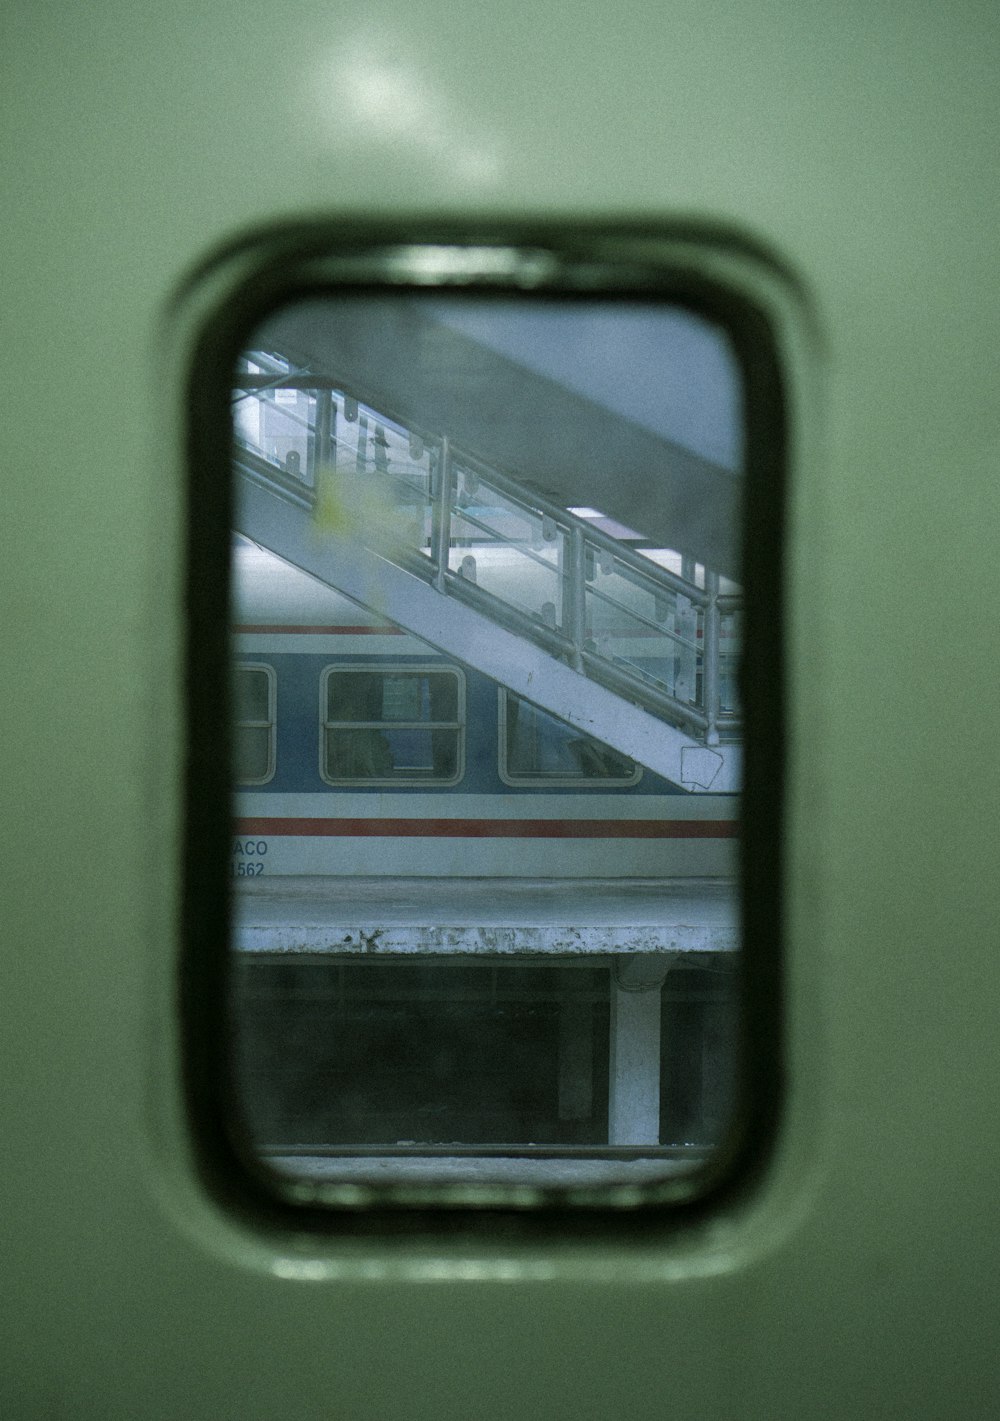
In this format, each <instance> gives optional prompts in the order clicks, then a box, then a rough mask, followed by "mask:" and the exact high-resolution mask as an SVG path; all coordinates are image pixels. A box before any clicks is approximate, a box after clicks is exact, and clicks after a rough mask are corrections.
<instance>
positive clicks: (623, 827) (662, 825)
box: [235, 819, 739, 839]
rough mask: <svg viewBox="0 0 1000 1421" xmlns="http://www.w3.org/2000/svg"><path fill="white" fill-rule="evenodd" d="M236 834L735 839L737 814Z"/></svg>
mask: <svg viewBox="0 0 1000 1421" xmlns="http://www.w3.org/2000/svg"><path fill="white" fill-rule="evenodd" d="M235 832H236V834H237V835H240V836H243V835H250V836H254V837H267V836H268V835H293V836H309V837H310V838H312V837H315V838H351V839H355V838H428V839H430V838H439V839H734V838H736V836H737V834H738V833H739V825H738V823H737V821H736V820H735V819H237V820H236V823H235Z"/></svg>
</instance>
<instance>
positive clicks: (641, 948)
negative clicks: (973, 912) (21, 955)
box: [230, 293, 742, 1202]
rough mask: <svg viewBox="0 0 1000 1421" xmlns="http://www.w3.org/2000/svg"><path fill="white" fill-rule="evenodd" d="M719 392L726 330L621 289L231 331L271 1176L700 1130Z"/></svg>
mask: <svg viewBox="0 0 1000 1421" xmlns="http://www.w3.org/2000/svg"><path fill="white" fill-rule="evenodd" d="M626 351H627V352H628V355H627V358H626V357H625V356H624V355H623V352H626ZM741 395H742V392H741V389H740V385H739V381H738V378H737V374H736V367H735V363H734V361H733V358H732V356H731V353H730V350H729V346H728V343H727V340H726V337H725V336H724V334H723V333H722V332H720V330H718V329H717V328H716V327H714V326H712V325H711V324H709V323H707V322H706V321H705V320H703V319H702V318H700V317H698V316H695V315H693V314H691V313H689V312H685V311H683V310H680V309H678V308H675V307H670V306H657V305H652V304H643V303H639V302H636V303H622V302H616V303H611V302H602V301H599V300H593V301H576V302H574V303H573V304H571V305H566V306H560V305H557V304H553V303H546V302H543V301H541V300H532V299H530V298H518V299H516V300H511V299H497V300H495V301H493V302H483V301H482V300H473V299H470V298H469V297H467V296H462V295H454V296H450V297H443V296H433V297H432V296H427V295H417V294H406V293H402V294H395V295H384V294H383V295H373V296H368V297H351V296H343V295H331V296H329V297H326V298H317V299H312V300H309V301H303V302H301V303H299V304H297V305H293V306H290V307H288V308H287V309H283V310H279V311H277V312H276V313H275V314H274V315H273V316H272V317H271V318H270V319H269V320H268V321H267V322H266V323H265V324H264V325H263V326H261V327H260V328H259V329H258V330H257V331H256V332H255V333H254V336H253V338H252V341H251V343H250V345H249V347H248V349H247V350H246V351H245V352H244V354H243V356H242V357H241V359H240V360H239V362H238V365H237V368H236V370H235V372H234V376H233V412H234V413H233V431H232V432H233V469H234V474H233V477H234V484H235V500H234V502H235V510H236V513H235V528H234V553H233V569H234V571H233V588H232V605H233V638H232V647H233V682H232V684H233V714H234V740H233V745H234V750H233V755H234V760H233V782H234V795H233V817H234V838H233V848H234V854H233V875H232V878H233V885H234V919H235V931H234V939H233V945H232V955H231V968H232V970H231V973H230V981H231V992H232V1005H233V1013H232V1019H233V1021H234V1023H235V1026H234V1039H233V1051H232V1056H233V1070H234V1085H235V1096H236V1099H237V1101H238V1103H239V1104H238V1114H239V1118H238V1120H236V1122H235V1124H234V1129H235V1131H236V1133H237V1135H238V1137H239V1138H240V1140H241V1142H242V1148H244V1149H246V1150H249V1151H250V1152H251V1153H252V1155H253V1156H254V1158H255V1159H256V1160H257V1161H258V1162H260V1163H261V1164H263V1165H264V1166H265V1167H266V1168H267V1170H268V1171H269V1172H270V1173H271V1174H272V1175H273V1177H274V1178H275V1179H276V1180H284V1181H288V1180H291V1181H294V1182H296V1183H297V1186H298V1187H300V1188H309V1189H310V1190H313V1191H314V1192H315V1194H316V1197H319V1198H320V1199H322V1198H324V1197H327V1198H329V1199H330V1200H331V1202H338V1200H340V1199H341V1196H340V1195H338V1193H337V1191H338V1189H342V1188H343V1187H346V1186H349V1185H353V1184H357V1183H358V1182H362V1183H365V1182H367V1183H369V1184H372V1185H385V1186H386V1187H392V1186H396V1185H401V1184H407V1185H412V1186H426V1187H428V1188H436V1189H437V1190H438V1191H439V1193H440V1191H444V1195H445V1197H447V1191H448V1188H449V1187H451V1186H453V1185H455V1184H461V1185H462V1186H463V1188H465V1189H466V1190H468V1189H469V1188H472V1189H473V1192H474V1190H475V1188H476V1187H478V1186H482V1187H483V1188H492V1189H494V1190H496V1189H501V1190H502V1189H504V1188H508V1187H509V1186H511V1185H514V1184H530V1185H541V1186H544V1185H573V1186H574V1187H578V1188H581V1189H584V1190H586V1189H588V1188H589V1189H595V1190H600V1189H602V1188H606V1187H608V1186H609V1185H611V1186H614V1185H622V1184H632V1183H635V1182H641V1183H651V1184H655V1183H657V1182H661V1181H664V1180H668V1179H670V1178H672V1177H673V1176H675V1175H678V1174H686V1173H691V1172H692V1171H696V1170H698V1169H699V1168H700V1167H701V1166H702V1165H703V1164H704V1163H705V1161H706V1160H708V1159H710V1158H711V1156H712V1153H713V1151H714V1150H716V1149H718V1148H719V1147H720V1146H721V1145H723V1144H724V1143H725V1141H726V1138H727V1133H728V1132H729V1130H730V1128H731V1126H732V1122H733V1109H734V1106H733V1102H734V1100H735V1086H736V1082H735V1080H734V1072H735V1060H736V1053H735V1046H734V1042H735V1037H736V1031H737V1018H738V1006H739V1004H738V1002H737V999H736V995H735V987H734V984H735V982H736V979H737V973H736V964H737V961H738V955H739V925H738V922H737V906H736V905H737V892H736V877H735V875H736V825H737V809H738V795H739V790H740V784H741V758H740V756H741V744H740V737H741V722H740V709H739V701H738V696H737V672H738V666H739V654H740V618H741V592H740V585H739V584H740V564H739V537H738V529H739V520H740V502H741V475H742V465H741V454H740V449H741V441H742V414H741ZM463 1197H471V1196H469V1195H468V1193H466V1195H465V1196H463ZM493 1197H495V1196H493ZM484 1198H485V1196H484Z"/></svg>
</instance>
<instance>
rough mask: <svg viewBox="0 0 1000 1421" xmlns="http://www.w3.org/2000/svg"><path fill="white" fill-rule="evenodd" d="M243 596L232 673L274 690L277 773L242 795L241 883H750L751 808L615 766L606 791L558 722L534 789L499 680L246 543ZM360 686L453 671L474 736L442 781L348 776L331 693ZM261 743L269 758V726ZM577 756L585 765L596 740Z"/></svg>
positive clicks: (458, 746) (238, 563) (468, 732)
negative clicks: (740, 833)
mask: <svg viewBox="0 0 1000 1421" xmlns="http://www.w3.org/2000/svg"><path fill="white" fill-rule="evenodd" d="M235 587H236V606H235V610H234V626H233V658H234V665H235V667H237V668H242V669H243V670H244V671H245V672H249V673H251V675H253V674H256V676H258V677H260V678H261V682H260V685H261V690H262V692H263V687H264V684H265V680H266V683H267V686H268V691H269V715H268V721H269V724H268V727H267V735H268V737H269V739H270V745H269V748H268V751H267V755H266V769H265V766H264V761H263V759H261V760H260V762H259V763H258V764H257V765H256V766H255V767H252V768H254V769H256V770H257V771H263V773H256V774H250V775H245V776H244V777H243V779H242V781H241V779H240V778H239V776H238V777H237V783H236V792H235V796H234V816H235V823H234V840H233V861H232V873H233V876H234V878H244V877H271V876H275V875H303V874H308V875H314V874H315V875H324V876H328V875H333V876H358V875H393V876H400V875H402V876H436V877H448V876H457V877H504V878H511V877H518V878H533V879H534V878H546V879H549V878H551V879H561V878H579V879H591V878H600V879H621V878H644V879H645V878H648V879H664V878H670V879H675V878H684V879H686V878H705V877H708V878H729V877H732V876H733V875H734V872H735V846H736V828H737V822H736V815H737V805H738V797H737V796H736V795H734V794H722V795H719V794H694V793H690V792H688V791H686V790H684V789H682V788H681V787H680V786H677V785H673V784H670V783H668V782H667V781H666V780H663V779H662V778H660V777H659V776H658V775H656V774H654V773H653V772H652V771H650V770H648V769H644V768H642V767H640V766H635V767H634V768H630V767H628V766H625V767H624V769H622V767H621V766H619V765H615V764H612V765H611V767H610V772H608V770H609V767H608V765H607V764H606V763H603V764H599V765H598V766H597V769H598V770H599V771H604V772H603V773H600V772H599V773H595V765H594V760H593V757H591V762H590V766H591V773H590V774H589V775H588V774H586V773H583V772H581V773H574V772H573V762H572V760H571V759H570V757H569V755H568V754H567V753H565V751H564V747H563V746H562V745H560V744H558V743H557V742H558V740H559V738H560V730H559V726H558V724H557V723H556V722H554V721H553V720H552V719H551V718H549V717H541V721H542V724H543V729H544V731H545V732H546V733H547V735H548V745H547V748H546V755H547V758H546V759H543V760H542V761H539V760H537V759H536V760H535V761H534V762H533V763H532V765H531V766H530V768H529V770H528V772H527V773H523V772H521V773H519V772H518V770H517V768H516V767H515V766H514V765H513V764H511V763H510V760H509V757H508V748H509V742H508V738H507V735H506V734H505V731H506V718H507V717H506V712H507V702H506V696H505V693H504V692H503V690H502V689H501V688H500V687H499V686H497V684H496V682H494V681H491V680H490V679H489V678H488V677H487V676H484V675H483V674H482V673H480V672H477V671H475V670H473V669H472V668H471V667H460V666H457V665H456V664H455V663H454V662H453V661H450V660H449V659H448V658H447V657H445V656H443V655H442V654H441V653H439V652H437V651H436V650H435V649H434V648H433V647H430V646H428V645H427V644H426V643H425V642H423V641H421V640H420V639H418V638H417V637H414V636H411V635H408V634H407V633H406V632H405V631H403V630H402V629H400V628H398V627H395V626H393V625H391V624H388V623H387V622H385V621H384V620H383V619H381V618H379V617H378V616H376V615H375V614H374V613H372V612H370V611H367V610H366V609H363V608H361V607H359V606H358V605H357V604H356V603H354V602H351V601H349V600H348V599H347V598H345V597H342V596H340V595H339V594H337V593H336V592H334V591H333V590H332V589H330V588H328V587H325V586H323V585H322V584H320V583H318V582H316V581H315V580H314V579H312V578H310V577H308V576H307V575H306V574H304V573H302V572H299V571H298V570H297V569H295V568H292V567H290V566H289V565H288V564H287V563H284V562H282V561H281V560H280V559H278V558H275V557H274V556H273V555H271V554H269V553H267V552H265V551H263V550H261V549H257V548H254V547H253V546H251V545H248V544H247V543H245V542H240V543H238V545H237V547H236V550H235ZM352 668H354V669H356V670H361V671H363V672H364V673H367V674H368V675H370V677H371V678H372V679H373V681H378V680H380V679H381V678H392V677H395V684H396V685H398V684H399V683H400V679H401V675H402V676H404V677H405V675H406V674H407V673H409V679H410V681H411V682H412V681H413V680H414V679H420V675H419V673H421V672H430V673H435V672H436V673H437V674H438V675H439V676H440V675H441V674H443V673H445V671H446V670H447V672H448V674H449V676H450V678H453V684H454V685H455V689H456V693H457V696H456V698H457V708H458V712H459V714H458V720H459V722H460V724H459V725H458V727H457V729H456V730H455V731H454V732H451V734H453V736H454V741H455V742H456V743H455V749H454V754H453V758H451V759H449V764H448V766H447V767H446V769H445V772H444V773H443V774H439V775H437V776H435V775H434V771H433V768H432V767H430V766H428V767H426V768H424V769H421V768H419V767H415V768H414V769H413V770H412V771H411V772H410V773H407V772H406V771H405V770H403V771H402V772H401V773H400V772H399V771H398V770H397V771H396V772H395V774H396V775H397V779H396V781H395V782H393V778H392V776H393V773H394V772H392V771H386V772H384V773H382V774H381V775H380V774H379V773H378V772H377V767H372V766H368V767H367V774H366V773H364V772H363V769H364V767H357V766H356V767H355V771H359V772H354V773H350V772H349V773H347V774H344V773H340V774H337V773H334V772H332V769H333V767H331V765H330V764H329V763H325V758H324V757H325V749H324V747H325V744H326V735H327V734H330V735H333V734H336V732H333V731H327V732H325V731H324V705H323V700H324V687H325V686H326V685H327V684H328V682H329V678H330V676H331V674H333V675H336V674H337V672H338V671H339V672H344V671H350V670H351V669H352ZM387 729H388V727H387ZM237 733H238V734H239V731H238V732H237ZM248 733H250V734H254V733H256V734H258V735H259V737H260V741H261V744H262V743H263V738H264V736H263V727H262V726H258V727H257V729H256V731H255V730H253V729H251V730H250V731H249V732H248ZM341 733H343V732H341ZM351 733H354V734H357V733H358V732H351ZM369 733H374V734H375V735H377V736H379V732H377V731H376V732H369ZM388 733H389V734H390V735H397V736H398V735H399V734H400V732H398V731H393V730H391V729H388ZM441 733H442V734H448V733H449V732H441ZM416 734H417V736H419V735H420V734H421V732H419V731H418V732H416ZM570 735H571V732H570V728H569V727H566V737H565V738H566V740H567V741H569V740H570ZM379 738H382V737H381V736H379ZM425 738H426V737H425ZM570 743H571V744H573V745H575V746H577V747H579V745H580V737H574V738H573V740H572V741H571V742H570ZM263 753H264V752H263V749H262V750H261V756H263ZM418 753H419V752H418ZM615 769H620V770H622V772H621V773H617V774H616V773H614V770H615ZM424 776H429V778H427V779H424V778H423V777H424ZM369 778H370V779H371V781H372V782H371V783H367V780H368V779H369ZM248 781H249V782H248Z"/></svg>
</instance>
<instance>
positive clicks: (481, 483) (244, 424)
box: [234, 348, 741, 793]
mask: <svg viewBox="0 0 1000 1421" xmlns="http://www.w3.org/2000/svg"><path fill="white" fill-rule="evenodd" d="M241 365H242V368H241V369H240V370H239V371H238V372H237V373H236V375H235V376H234V402H235V403H234V408H235V433H236V439H235V443H234V477H235V482H236V489H235V500H234V502H235V507H236V531H237V532H238V533H240V534H242V535H243V536H245V537H247V538H249V539H251V540H252V541H253V542H255V543H257V544H259V545H260V546H261V547H264V548H266V549H268V550H269V551H270V552H272V553H274V554H276V555H277V556H278V557H281V558H283V559H285V560H286V561H287V562H289V563H291V564H293V565H294V566H296V567H298V568H300V569H302V570H303V571H305V572H306V573H308V574H309V575H310V576H312V577H314V578H316V579H318V580H319V581H320V582H322V583H324V584H326V585H327V586H329V587H331V588H334V589H335V590H337V591H338V592H341V593H343V594H344V595H346V596H347V597H349V598H350V599H352V600H353V601H355V602H357V603H358V604H360V605H362V606H365V607H367V608H370V609H371V610H373V611H375V612H376V613H378V614H379V615H380V616H383V617H385V618H387V619H389V620H390V621H392V622H394V623H396V624H397V625H399V626H401V627H404V628H405V629H406V630H408V631H410V632H412V633H413V634H415V635H416V636H418V637H420V638H422V639H423V640H424V641H426V642H428V643H429V644H430V645H432V646H434V647H435V648H437V649H439V650H441V651H442V652H444V653H446V654H447V655H449V656H451V657H453V658H455V659H456V660H458V661H460V662H463V663H465V664H466V665H469V666H471V667H473V668H475V669H477V670H479V671H481V672H483V673H484V674H486V675H488V676H490V677H491V678H492V679H493V680H495V681H496V682H498V683H499V684H500V685H503V686H505V687H507V688H508V689H510V690H511V691H513V692H515V693H516V694H517V695H519V696H522V697H524V698H525V699H527V700H529V701H531V702H533V703H534V704H536V705H538V706H540V707H541V708H542V709H543V710H546V711H548V712H549V713H550V714H553V715H556V716H558V717H560V718H561V719H562V720H564V721H567V722H568V723H570V724H571V725H573V726H575V727H576V728H577V729H579V730H580V731H582V732H583V733H585V734H586V735H589V736H592V737H593V738H595V739H596V740H599V741H601V742H603V743H604V744H606V745H609V746H611V747H612V748H613V749H615V750H617V751H618V752H619V753H621V754H623V755H626V756H628V757H629V758H631V759H634V760H636V761H637V762H638V763H640V764H642V765H645V766H647V767H648V768H649V769H651V770H653V771H655V772H656V773H658V774H660V775H662V776H663V777H664V778H666V779H668V780H670V781H671V782H673V783H675V784H678V785H681V786H683V787H684V788H686V789H689V790H691V791H695V792H698V791H700V792H705V791H711V792H712V793H720V792H733V791H736V790H738V789H739V787H740V779H741V773H740V772H741V760H740V756H741V749H740V743H739V734H740V724H739V715H738V708H737V706H736V701H735V690H734V686H735V670H736V663H737V659H738V644H739V617H740V596H739V589H738V588H737V587H736V586H735V584H733V583H730V582H727V580H726V579H725V578H723V577H721V576H720V574H719V573H718V572H717V571H714V570H712V569H711V568H710V567H708V566H706V565H705V564H704V563H700V562H698V561H697V560H696V559H695V558H694V557H693V556H692V555H690V554H685V553H683V552H681V551H678V550H672V549H666V548H653V547H650V546H649V545H648V541H646V540H643V538H642V537H641V536H640V534H639V533H638V532H636V531H634V530H633V529H632V528H630V527H629V526H627V525H626V524H625V523H623V522H621V521H618V520H617V519H615V518H613V517H608V516H607V513H606V506H607V505H608V502H609V500H608V499H607V498H605V499H604V504H605V508H603V509H602V510H597V509H594V508H589V507H580V506H578V505H576V504H573V505H572V507H570V506H562V505H561V504H560V503H557V502H554V501H552V500H551V499H550V498H548V497H546V496H545V495H543V494H542V493H541V492H539V490H538V489H537V487H533V486H528V484H526V483H525V482H524V481H523V480H522V479H518V478H515V477H513V476H512V475H511V474H510V473H509V471H508V470H506V469H501V468H500V467H498V466H497V464H496V463H492V462H490V461H488V460H487V459H485V458H484V457H483V456H482V454H481V453H479V452H478V451H473V450H472V449H470V448H468V447H467V446H466V444H464V443H458V442H456V441H455V439H454V438H453V436H452V434H451V432H450V430H446V429H441V428H437V429H434V428H430V427H428V426H427V425H426V424H418V423H417V422H416V421H415V420H414V419H412V417H408V418H407V419H406V420H405V421H404V420H403V419H402V418H401V417H400V415H399V412H398V410H397V409H395V408H393V407H390V408H387V407H386V406H387V401H386V399H385V395H382V396H381V403H380V404H375V403H374V402H373V401H372V400H371V398H367V399H366V398H364V395H365V394H367V393H368V391H367V390H364V389H362V388H361V387H360V386H359V384H358V383H352V382H351V380H349V379H347V378H345V376H344V374H343V373H342V372H341V371H340V370H339V369H337V370H334V369H333V368H332V362H331V361H330V360H329V359H328V358H327V359H325V360H324V368H322V369H317V365H318V362H317V361H315V360H311V361H309V362H306V363H303V361H302V359H301V354H300V352H293V351H290V350H288V349H285V350H283V351H280V352H279V351H275V350H274V349H273V348H272V349H269V350H267V351H264V350H259V351H254V352H251V353H249V354H248V356H247V357H246V359H245V360H244V361H243V362H241ZM508 422H509V421H508ZM515 422H516V421H515ZM605 434H607V431H605ZM517 438H518V440H519V441H521V442H522V443H523V442H524V440H525V439H527V438H528V434H527V433H526V432H525V431H524V430H522V431H521V432H520V433H519V434H518V436H517ZM565 492H566V493H569V490H566V491H565ZM569 496H570V497H572V494H569ZM568 502H569V499H568V498H567V503H568ZM617 507H618V508H619V509H621V507H622V505H620V504H619V505H617ZM686 536H687V535H686V534H685V535H683V536H682V537H679V538H678V539H677V540H676V541H678V542H680V543H683V542H684V541H685V538H686Z"/></svg>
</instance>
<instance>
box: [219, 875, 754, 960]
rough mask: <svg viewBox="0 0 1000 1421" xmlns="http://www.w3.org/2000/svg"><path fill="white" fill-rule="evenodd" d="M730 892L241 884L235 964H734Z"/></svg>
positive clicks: (493, 883)
mask: <svg viewBox="0 0 1000 1421" xmlns="http://www.w3.org/2000/svg"><path fill="white" fill-rule="evenodd" d="M736 897H737V895H736V889H735V886H734V885H733V884H732V883H730V882H726V881H720V880H718V879H689V880H686V881H680V882H678V881H671V882H661V881H657V880H652V879H632V880H619V879H606V880H583V879H580V880H577V879H560V880H553V879H513V878H507V879H495V878H447V879H436V878H375V877H372V878H345V879H335V878H328V877H309V876H303V877H288V878H279V877H274V878H255V879H247V880H240V882H239V885H238V888H237V891H236V893H235V895H234V902H233V944H234V947H235V948H236V950H237V952H244V953H278V954H283V955H284V954H289V955H295V954H301V953H307V954H324V955H325V954H332V953H336V954H338V955H340V954H385V955H389V954H391V955H399V954H410V953H421V954H468V953H474V954H481V953H482V954H490V955H501V956H503V955H513V954H540V953H558V954H560V955H565V956H572V955H577V954H580V955H583V954H586V955H591V954H595V953H596V954H601V955H604V954H624V955H634V954H647V953H657V954H659V953H669V954H675V953H688V952H726V953H730V952H734V951H736V949H737V947H738V944H739V926H738V913H737V901H736Z"/></svg>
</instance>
